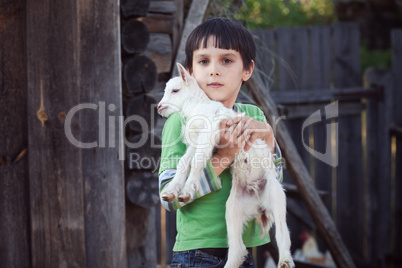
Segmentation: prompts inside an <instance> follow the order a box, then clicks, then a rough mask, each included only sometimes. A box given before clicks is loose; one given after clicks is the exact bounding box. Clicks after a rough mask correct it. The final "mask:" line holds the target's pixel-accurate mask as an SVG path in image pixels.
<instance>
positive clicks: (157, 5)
mask: <svg viewBox="0 0 402 268" xmlns="http://www.w3.org/2000/svg"><path fill="white" fill-rule="evenodd" d="M175 4H176V3H175V2H174V1H151V3H150V5H149V10H148V11H149V13H161V14H174V13H175V12H176V5H175Z"/></svg>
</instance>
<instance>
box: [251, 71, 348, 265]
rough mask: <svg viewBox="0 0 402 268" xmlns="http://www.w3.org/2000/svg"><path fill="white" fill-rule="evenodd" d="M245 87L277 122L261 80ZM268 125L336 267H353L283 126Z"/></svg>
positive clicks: (254, 79)
mask: <svg viewBox="0 0 402 268" xmlns="http://www.w3.org/2000/svg"><path fill="white" fill-rule="evenodd" d="M248 83H249V89H250V91H251V94H252V96H253V98H254V100H255V102H256V103H257V105H259V107H260V108H261V109H262V110H263V112H264V113H265V114H269V115H270V117H269V118H268V120H270V119H272V118H279V116H278V113H277V108H276V105H275V103H274V102H272V100H271V99H270V97H269V96H267V95H266V94H263V93H262V91H263V89H262V88H263V87H264V84H263V82H262V81H261V79H260V78H259V77H258V76H257V75H253V76H252V79H250V80H249V82H248ZM269 123H270V124H271V125H272V126H274V127H275V128H274V131H275V137H276V139H277V141H278V143H279V146H280V147H281V149H282V154H283V156H284V157H285V159H286V168H287V169H288V170H289V172H290V174H291V176H292V178H293V181H294V182H295V184H296V186H297V188H298V190H299V191H300V195H301V197H302V198H303V201H304V202H305V204H306V206H307V208H308V210H309V212H310V215H311V216H312V218H313V220H314V222H315V224H316V225H317V227H318V230H319V231H320V233H321V234H322V236H323V238H324V240H325V242H326V243H327V245H328V248H329V249H330V251H331V253H332V256H333V257H334V260H335V262H336V264H337V265H338V267H340V268H343V267H344V268H353V267H355V265H354V263H353V260H352V258H351V256H350V255H349V252H348V250H347V248H346V247H345V245H344V243H343V241H342V239H341V237H340V235H339V233H338V231H337V229H336V226H335V224H334V222H333V221H332V218H331V216H330V215H329V213H328V211H327V209H326V208H325V205H324V204H323V202H322V201H321V199H320V196H319V195H318V193H317V191H316V189H315V187H314V184H313V182H312V180H311V178H310V174H309V172H308V170H307V169H306V167H305V165H304V163H303V161H302V159H301V157H300V155H299V153H298V152H297V149H296V147H295V145H294V143H293V141H292V139H291V137H290V135H289V133H288V130H287V128H286V126H285V125H284V123H283V122H278V123H277V124H276V123H275V122H272V121H270V122H269Z"/></svg>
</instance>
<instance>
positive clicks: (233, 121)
mask: <svg viewBox="0 0 402 268" xmlns="http://www.w3.org/2000/svg"><path fill="white" fill-rule="evenodd" d="M249 119H250V117H248V116H238V117H235V118H232V119H229V120H227V122H226V125H228V126H230V125H233V124H238V123H239V122H246V121H247V122H248V121H249Z"/></svg>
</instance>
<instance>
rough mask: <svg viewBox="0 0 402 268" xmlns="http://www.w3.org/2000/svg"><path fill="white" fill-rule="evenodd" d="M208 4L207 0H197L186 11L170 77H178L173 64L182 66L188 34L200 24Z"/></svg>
mask: <svg viewBox="0 0 402 268" xmlns="http://www.w3.org/2000/svg"><path fill="white" fill-rule="evenodd" d="M208 3H209V0H199V1H193V2H192V3H191V7H190V10H189V11H188V14H187V19H186V23H185V24H184V29H183V33H182V36H181V40H180V45H179V49H178V51H177V54H176V59H175V61H174V64H173V66H174V67H173V70H172V77H174V76H177V75H179V73H178V71H177V68H176V65H175V64H176V62H179V63H181V64H184V60H185V58H186V54H185V47H186V42H187V38H188V36H189V35H190V33H191V32H192V31H193V30H194V28H195V27H197V26H198V25H199V24H200V23H201V22H202V19H203V18H204V15H205V11H206V10H207V7H208Z"/></svg>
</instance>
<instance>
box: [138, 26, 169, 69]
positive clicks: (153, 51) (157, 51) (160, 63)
mask: <svg viewBox="0 0 402 268" xmlns="http://www.w3.org/2000/svg"><path fill="white" fill-rule="evenodd" d="M144 56H146V57H148V58H150V59H151V60H152V61H153V62H154V63H155V65H156V69H157V72H158V73H168V72H170V69H171V66H172V57H173V51H172V41H171V39H170V36H169V35H168V34H158V33H152V34H151V35H150V42H149V45H148V47H147V49H146V51H145V53H144Z"/></svg>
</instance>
